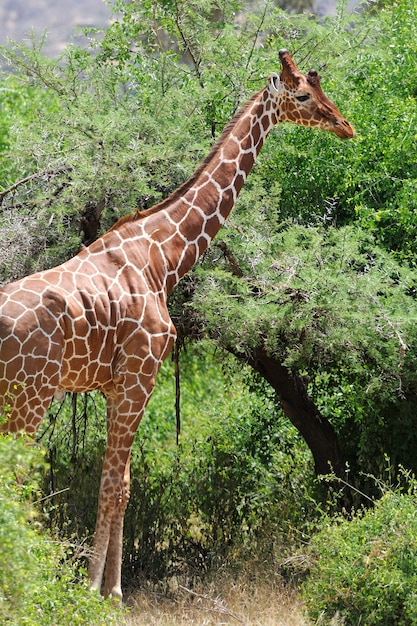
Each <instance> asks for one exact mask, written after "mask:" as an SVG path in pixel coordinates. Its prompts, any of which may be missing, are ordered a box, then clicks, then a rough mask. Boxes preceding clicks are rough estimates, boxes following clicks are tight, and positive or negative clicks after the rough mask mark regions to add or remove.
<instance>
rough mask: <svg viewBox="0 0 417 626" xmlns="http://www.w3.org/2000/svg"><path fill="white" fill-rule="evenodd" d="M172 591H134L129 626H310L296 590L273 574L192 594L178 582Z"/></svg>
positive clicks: (224, 582)
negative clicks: (274, 577) (271, 576)
mask: <svg viewBox="0 0 417 626" xmlns="http://www.w3.org/2000/svg"><path fill="white" fill-rule="evenodd" d="M169 587H170V589H168V590H167V592H166V593H162V592H161V591H159V592H158V591H156V590H151V589H149V590H140V591H137V592H135V593H134V594H133V595H132V596H131V597H130V598H129V603H130V605H131V607H132V609H131V613H130V616H129V618H128V620H127V626H191V625H192V624H195V625H197V626H229V625H230V626H238V625H239V624H244V625H245V626H311V622H310V621H309V620H308V619H307V617H306V616H305V612H304V610H303V606H302V604H301V602H300V600H299V599H298V598H297V595H296V593H295V591H293V590H291V589H289V588H287V587H285V586H284V585H283V583H282V582H281V581H279V580H270V576H269V575H268V577H266V578H264V579H262V578H260V577H259V574H258V576H257V579H256V581H254V582H251V581H250V579H249V577H248V579H247V580H242V579H240V580H238V581H236V580H231V579H230V578H229V579H228V580H227V579H226V580H225V579H221V580H216V581H215V582H213V583H211V584H206V585H204V587H203V585H201V587H199V588H193V589H189V588H188V587H186V586H185V585H181V584H179V583H178V582H177V581H176V580H173V581H171V584H170V586H169Z"/></svg>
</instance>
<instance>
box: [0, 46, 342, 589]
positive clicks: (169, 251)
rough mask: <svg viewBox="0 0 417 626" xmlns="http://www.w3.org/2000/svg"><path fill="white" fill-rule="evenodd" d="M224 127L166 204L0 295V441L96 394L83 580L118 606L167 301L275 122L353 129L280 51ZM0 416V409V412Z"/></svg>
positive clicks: (169, 332) (315, 82)
mask: <svg viewBox="0 0 417 626" xmlns="http://www.w3.org/2000/svg"><path fill="white" fill-rule="evenodd" d="M280 59H281V63H282V72H281V75H280V76H278V75H277V74H273V75H272V76H271V77H270V79H269V81H268V84H267V86H266V87H265V88H264V89H262V90H261V91H259V92H258V93H257V94H255V95H254V96H253V97H252V99H251V100H249V101H248V102H247V103H246V105H244V106H243V108H242V110H241V111H240V112H239V113H238V114H237V115H236V116H235V117H234V118H233V119H232V120H231V122H230V123H229V124H228V125H227V127H226V128H225V130H224V131H223V133H222V135H221V137H220V138H219V140H218V142H217V143H216V144H215V146H214V147H213V148H212V150H211V151H210V153H209V155H208V157H207V158H206V160H205V161H204V162H203V163H202V165H201V166H200V167H199V168H198V169H197V170H196V172H195V173H194V175H193V176H192V177H191V178H190V179H189V180H188V181H187V182H186V183H184V185H182V186H181V187H180V188H179V189H178V190H177V191H175V192H174V193H173V194H171V196H170V197H169V198H167V199H166V200H164V201H162V202H161V203H159V204H158V205H156V206H155V207H152V208H151V209H148V210H147V211H145V212H143V213H142V214H138V213H136V214H133V215H131V216H127V217H125V218H122V219H121V220H119V222H117V223H116V225H115V226H114V227H113V228H112V229H111V230H110V231H108V232H107V233H105V234H104V235H103V236H102V237H100V239H98V240H97V241H95V242H94V243H93V244H91V245H90V246H89V247H88V248H86V249H84V250H83V251H81V252H80V253H79V254H78V255H77V256H76V257H74V258H72V259H70V260H69V261H67V262H66V263H63V264H62V265H60V266H58V267H56V268H53V269H50V270H46V271H44V272H39V273H37V274H33V275H31V276H28V277H26V278H23V279H21V280H19V281H17V282H15V283H11V284H9V285H6V286H5V287H3V288H2V289H1V290H0V402H2V406H3V408H4V407H5V406H7V416H8V422H7V424H6V425H4V426H3V427H2V430H3V431H8V432H19V431H21V430H24V431H26V432H29V433H32V434H33V433H35V432H36V429H37V428H38V426H39V423H40V421H41V419H42V417H43V416H44V414H45V411H46V409H47V407H48V406H49V403H50V401H51V399H52V397H53V396H54V394H55V395H56V394H58V395H59V394H60V393H62V392H65V391H75V392H80V391H91V390H93V389H99V390H101V391H102V392H103V393H104V394H105V395H106V398H107V429H108V440H107V448H106V454H105V459H104V464H103V472H102V479H101V485H100V493H99V506H98V514H97V524H96V532H95V539H94V548H93V557H92V559H91V562H90V567H89V576H90V579H91V584H92V587H93V588H95V589H100V588H101V583H102V577H103V572H104V568H105V565H106V576H105V583H104V590H103V591H104V595H105V596H110V595H111V596H115V597H118V598H121V597H122V591H121V580H120V569H121V558H122V537H123V518H124V511H125V508H126V505H127V502H128V499H129V482H130V477H129V461H130V450H131V446H132V443H133V438H134V435H135V433H136V430H137V428H138V426H139V422H140V420H141V418H142V415H143V412H144V410H145V407H146V405H147V402H148V400H149V398H150V396H151V394H152V391H153V388H154V385H155V378H156V375H157V372H158V370H159V368H160V366H161V364H162V362H163V361H164V359H165V358H166V356H167V355H168V353H169V351H170V349H171V347H172V345H173V343H174V341H175V336H176V333H175V328H174V326H173V324H172V322H171V319H170V316H169V313H168V309H167V297H168V295H169V293H170V292H171V291H172V289H173V288H174V286H175V285H176V284H177V283H178V281H179V280H180V279H181V277H182V276H183V275H184V274H185V273H186V272H187V271H188V270H189V269H190V268H191V267H192V266H193V265H194V264H195V263H196V261H197V260H198V258H199V257H200V256H201V254H202V253H203V252H204V251H205V250H206V249H207V246H208V245H209V244H210V241H211V240H212V238H213V237H214V236H215V234H216V233H217V232H218V230H219V229H220V227H221V226H222V224H223V223H224V220H225V219H226V218H227V216H228V214H229V212H230V210H231V208H232V206H233V204H234V202H235V201H236V198H237V196H238V194H239V192H240V190H241V188H242V186H243V184H244V182H245V180H246V177H247V176H248V174H249V172H250V170H251V168H252V166H253V164H254V162H255V160H256V157H257V155H258V153H259V151H260V149H261V147H262V145H263V143H264V140H265V139H266V137H267V135H268V133H269V132H270V131H271V129H272V128H273V127H274V126H275V124H277V122H280V121H290V122H293V123H296V124H300V125H304V126H312V127H317V128H322V129H324V130H329V131H332V132H334V133H336V134H337V135H338V136H339V137H342V138H349V137H352V136H353V134H354V131H353V129H352V127H351V126H350V124H349V123H348V122H347V121H346V120H345V119H344V118H343V116H342V115H341V114H340V113H339V111H338V110H337V109H336V107H335V106H334V105H333V104H332V103H331V102H330V100H328V99H327V98H326V96H325V95H324V93H323V92H322V90H321V87H320V81H319V78H318V76H317V74H316V73H315V72H310V73H309V74H307V76H304V75H302V74H301V73H300V72H299V71H298V69H297V68H296V66H295V64H294V62H293V61H292V59H291V56H290V55H289V53H288V52H287V51H285V50H284V51H281V52H280ZM0 408H1V407H0Z"/></svg>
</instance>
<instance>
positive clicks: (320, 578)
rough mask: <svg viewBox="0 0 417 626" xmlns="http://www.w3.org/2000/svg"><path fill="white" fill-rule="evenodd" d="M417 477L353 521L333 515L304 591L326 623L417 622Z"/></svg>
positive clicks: (319, 539)
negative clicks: (336, 617)
mask: <svg viewBox="0 0 417 626" xmlns="http://www.w3.org/2000/svg"><path fill="white" fill-rule="evenodd" d="M416 488H417V483H416V482H415V480H412V481H411V483H410V487H409V490H408V491H407V492H402V491H400V490H399V489H397V490H389V491H387V492H386V493H385V494H384V495H383V497H382V498H381V499H380V500H379V501H378V502H376V503H375V506H374V508H373V509H369V510H368V511H366V512H364V511H358V512H357V513H356V514H355V515H354V516H353V518H352V520H351V521H348V520H346V519H342V518H341V519H336V520H335V519H327V520H325V522H324V523H323V528H322V530H321V531H320V533H319V534H317V535H316V536H315V537H314V538H313V540H312V542H311V545H310V555H311V558H312V559H313V562H312V569H311V572H310V575H309V578H308V579H307V581H306V582H305V583H304V587H303V592H304V597H305V599H306V601H307V604H308V607H309V611H310V614H311V616H312V617H313V618H314V619H319V623H320V624H322V623H323V624H331V623H332V624H333V623H334V621H332V618H333V617H334V615H335V614H337V615H338V616H339V620H340V622H339V621H338V622H337V623H343V624H346V625H350V624H351V625H353V624H362V623H364V624H367V625H369V626H373V625H375V626H376V625H378V626H391V625H392V624H396V625H398V626H413V625H414V624H416V622H417V598H416V589H415V588H416V571H417V545H416V536H417V517H416V510H417V492H416Z"/></svg>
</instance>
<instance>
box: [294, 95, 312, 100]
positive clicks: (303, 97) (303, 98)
mask: <svg viewBox="0 0 417 626" xmlns="http://www.w3.org/2000/svg"><path fill="white" fill-rule="evenodd" d="M295 97H296V98H297V100H298V101H299V102H305V101H306V100H308V99H309V97H310V96H309V95H308V94H304V95H303V96H295Z"/></svg>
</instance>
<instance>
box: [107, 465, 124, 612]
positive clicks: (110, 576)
mask: <svg viewBox="0 0 417 626" xmlns="http://www.w3.org/2000/svg"><path fill="white" fill-rule="evenodd" d="M129 498H130V454H129V458H128V461H127V464H126V468H125V473H124V477H123V488H122V493H121V495H120V499H119V502H118V503H117V506H116V509H115V511H114V513H113V518H112V522H111V527H110V537H109V545H108V549H107V565H106V576H105V581H104V591H103V595H104V597H105V598H108V597H112V598H118V599H119V600H121V599H122V597H123V594H122V580H121V564H122V556H123V523H124V516H125V512H126V507H127V505H128V502H129Z"/></svg>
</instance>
